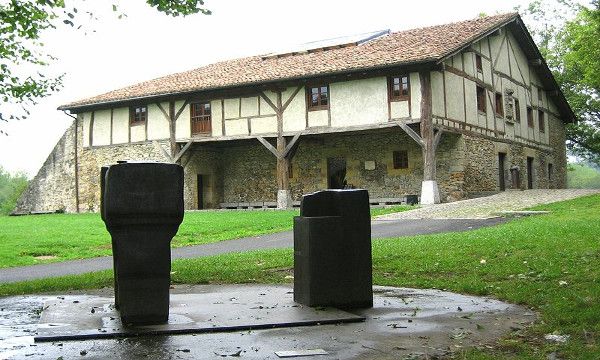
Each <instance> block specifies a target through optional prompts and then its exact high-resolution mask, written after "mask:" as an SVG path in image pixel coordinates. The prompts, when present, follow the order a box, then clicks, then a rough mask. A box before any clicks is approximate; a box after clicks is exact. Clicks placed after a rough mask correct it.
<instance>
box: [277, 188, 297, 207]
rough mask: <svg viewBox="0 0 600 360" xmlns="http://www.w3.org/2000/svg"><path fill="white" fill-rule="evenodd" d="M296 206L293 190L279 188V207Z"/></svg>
mask: <svg viewBox="0 0 600 360" xmlns="http://www.w3.org/2000/svg"><path fill="white" fill-rule="evenodd" d="M292 207H294V203H293V201H292V192H291V191H289V190H277V208H278V209H291V208H292Z"/></svg>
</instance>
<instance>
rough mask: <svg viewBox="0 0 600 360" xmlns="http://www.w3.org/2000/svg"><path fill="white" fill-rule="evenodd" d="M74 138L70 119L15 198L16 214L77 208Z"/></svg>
mask: <svg viewBox="0 0 600 360" xmlns="http://www.w3.org/2000/svg"><path fill="white" fill-rule="evenodd" d="M80 133H81V132H79V134H80ZM75 140H76V138H75V121H73V124H72V125H71V126H70V127H69V128H68V129H67V130H66V131H65V133H64V135H63V136H62V137H61V138H60V140H59V141H58V143H57V144H56V146H55V147H54V149H53V150H52V152H51V153H50V155H49V156H48V158H47V159H46V161H45V162H44V164H43V165H42V167H41V168H40V170H39V171H38V173H37V175H36V176H35V177H34V178H33V180H31V181H30V182H29V186H28V187H27V189H26V190H25V191H24V192H23V194H22V195H21V198H19V200H18V201H17V206H16V207H15V210H14V212H15V213H17V214H18V213H29V212H47V211H66V212H76V211H77V208H76V201H75Z"/></svg>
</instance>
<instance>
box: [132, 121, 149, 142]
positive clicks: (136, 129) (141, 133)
mask: <svg viewBox="0 0 600 360" xmlns="http://www.w3.org/2000/svg"><path fill="white" fill-rule="evenodd" d="M130 131H131V142H137V141H146V125H144V124H141V125H135V126H131V130H130Z"/></svg>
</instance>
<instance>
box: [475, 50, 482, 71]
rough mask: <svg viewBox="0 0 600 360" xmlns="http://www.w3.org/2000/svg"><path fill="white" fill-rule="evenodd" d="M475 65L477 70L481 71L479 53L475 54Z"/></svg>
mask: <svg viewBox="0 0 600 360" xmlns="http://www.w3.org/2000/svg"><path fill="white" fill-rule="evenodd" d="M475 67H476V68H477V72H480V73H482V72H483V65H482V63H481V55H479V54H475Z"/></svg>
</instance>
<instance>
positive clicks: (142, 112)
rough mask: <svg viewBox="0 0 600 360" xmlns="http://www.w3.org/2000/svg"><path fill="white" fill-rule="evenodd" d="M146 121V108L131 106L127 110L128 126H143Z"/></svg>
mask: <svg viewBox="0 0 600 360" xmlns="http://www.w3.org/2000/svg"><path fill="white" fill-rule="evenodd" d="M146 119H148V107H147V106H145V105H144V106H133V107H131V108H129V124H130V125H143V124H145V123H146Z"/></svg>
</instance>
